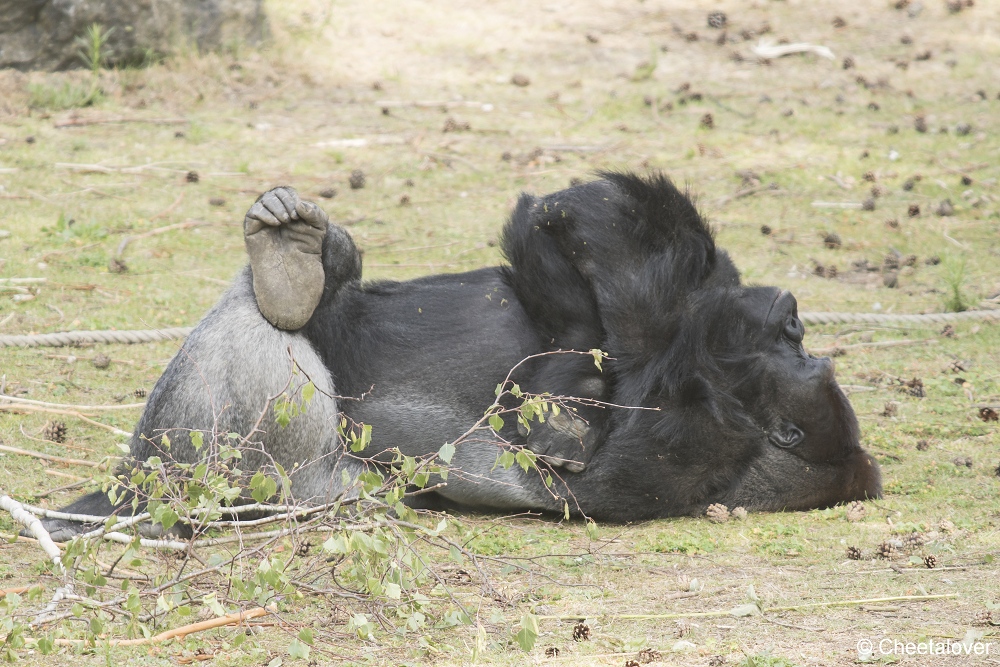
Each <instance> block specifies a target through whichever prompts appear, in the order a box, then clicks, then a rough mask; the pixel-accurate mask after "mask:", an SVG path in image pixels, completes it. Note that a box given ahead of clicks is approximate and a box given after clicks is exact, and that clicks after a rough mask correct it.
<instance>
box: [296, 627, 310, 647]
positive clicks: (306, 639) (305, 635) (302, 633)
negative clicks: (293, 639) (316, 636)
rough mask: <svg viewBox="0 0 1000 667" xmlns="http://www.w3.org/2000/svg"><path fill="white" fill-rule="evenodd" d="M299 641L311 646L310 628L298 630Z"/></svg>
mask: <svg viewBox="0 0 1000 667" xmlns="http://www.w3.org/2000/svg"><path fill="white" fill-rule="evenodd" d="M299 640H300V641H302V642H303V643H306V644H309V646H312V645H313V631H312V630H311V629H310V628H302V629H301V630H299Z"/></svg>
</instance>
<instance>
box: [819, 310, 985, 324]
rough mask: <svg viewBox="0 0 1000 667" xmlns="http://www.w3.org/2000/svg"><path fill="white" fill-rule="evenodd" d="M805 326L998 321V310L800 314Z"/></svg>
mask: <svg viewBox="0 0 1000 667" xmlns="http://www.w3.org/2000/svg"><path fill="white" fill-rule="evenodd" d="M799 318H800V319H801V320H802V322H803V323H805V324H911V325H913V326H915V327H920V326H927V325H934V324H948V323H951V322H968V321H970V320H998V321H1000V310H967V311H965V312H964V313H924V314H921V315H903V314H900V315H896V314H891V313H800V314H799Z"/></svg>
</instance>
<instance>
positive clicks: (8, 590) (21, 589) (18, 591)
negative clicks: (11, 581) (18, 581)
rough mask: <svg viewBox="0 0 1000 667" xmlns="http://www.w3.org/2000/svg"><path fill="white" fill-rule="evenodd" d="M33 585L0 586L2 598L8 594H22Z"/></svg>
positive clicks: (0, 596) (0, 597)
mask: <svg viewBox="0 0 1000 667" xmlns="http://www.w3.org/2000/svg"><path fill="white" fill-rule="evenodd" d="M29 588H31V586H18V587H17V588H0V599H2V598H4V597H6V596H8V595H20V594H21V593H24V592H25V591H27V590H28V589H29Z"/></svg>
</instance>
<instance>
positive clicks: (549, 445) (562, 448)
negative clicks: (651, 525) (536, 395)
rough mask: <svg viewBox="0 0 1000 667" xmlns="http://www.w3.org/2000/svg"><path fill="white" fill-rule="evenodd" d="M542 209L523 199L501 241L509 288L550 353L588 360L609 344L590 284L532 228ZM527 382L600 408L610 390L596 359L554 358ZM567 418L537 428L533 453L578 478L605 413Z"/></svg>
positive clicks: (581, 407) (584, 407) (581, 406)
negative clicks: (606, 340)
mask: <svg viewBox="0 0 1000 667" xmlns="http://www.w3.org/2000/svg"><path fill="white" fill-rule="evenodd" d="M540 205H541V203H540V202H539V201H537V200H535V199H534V198H532V197H530V196H527V195H525V196H522V197H521V199H520V201H519V202H518V204H517V207H516V208H515V209H514V213H513V215H512V216H511V219H510V222H509V223H508V224H507V226H506V227H505V228H504V232H503V239H502V241H501V243H502V247H503V251H504V254H505V256H506V257H507V260H508V261H509V262H510V269H509V270H508V271H507V275H506V278H507V281H508V283H509V284H510V286H511V287H512V288H513V289H514V291H515V293H516V294H517V297H518V300H519V301H520V303H521V305H522V306H523V307H524V309H525V310H526V311H527V313H528V315H529V316H530V317H531V319H532V322H533V323H534V324H535V325H536V327H537V328H538V330H539V333H540V335H541V336H542V338H543V340H542V343H543V345H544V347H545V349H547V350H549V351H553V352H555V351H558V350H575V351H577V352H588V351H589V350H592V349H594V348H599V347H600V346H601V341H602V339H603V337H604V333H603V329H602V326H601V321H600V317H599V315H598V308H597V303H596V301H595V299H594V295H593V292H592V290H591V288H590V285H589V283H588V281H587V280H586V279H585V278H584V277H583V276H582V275H581V274H580V272H579V271H578V270H577V268H576V267H575V266H573V264H572V262H571V261H570V260H569V259H568V258H567V257H566V256H565V255H564V254H563V252H562V251H561V250H560V248H559V247H558V245H557V244H556V241H555V240H554V239H553V238H552V236H551V235H550V234H547V233H545V231H543V230H542V229H540V228H539V226H538V225H537V224H536V223H535V219H536V217H537V215H536V212H535V210H534V209H535V208H536V207H538V206H540ZM529 372H530V375H529V377H528V378H526V379H525V380H524V381H523V382H522V386H523V388H525V389H527V390H528V391H531V392H549V393H551V394H553V395H555V396H568V397H576V398H584V399H591V400H592V401H600V400H603V399H605V398H606V397H607V395H608V386H607V382H606V380H605V378H604V377H603V376H602V374H601V371H600V369H598V368H597V366H596V365H595V363H594V359H593V357H591V356H589V355H587V354H555V353H554V354H551V355H548V356H545V357H543V358H541V359H540V360H538V361H537V363H535V364H533V365H532V366H531V367H530V369H529ZM566 405H567V407H569V408H570V409H569V410H563V411H562V412H560V414H559V415H557V416H550V417H548V418H547V419H546V421H545V422H544V423H536V424H533V425H532V428H531V431H530V432H529V433H528V434H527V443H528V447H529V449H531V450H532V451H533V452H535V453H536V454H539V455H540V456H542V457H543V458H544V459H545V460H547V461H548V462H550V463H552V464H554V465H562V464H565V466H566V469H567V470H569V471H570V472H579V471H581V470H583V469H584V467H585V466H586V464H587V463H588V462H589V461H590V458H591V456H593V454H594V450H595V449H596V447H597V444H598V443H599V442H600V438H601V435H602V431H603V430H604V423H605V420H606V415H607V411H606V410H605V409H604V408H602V407H600V406H597V405H594V404H593V403H586V402H579V401H570V402H568V403H567V404H566Z"/></svg>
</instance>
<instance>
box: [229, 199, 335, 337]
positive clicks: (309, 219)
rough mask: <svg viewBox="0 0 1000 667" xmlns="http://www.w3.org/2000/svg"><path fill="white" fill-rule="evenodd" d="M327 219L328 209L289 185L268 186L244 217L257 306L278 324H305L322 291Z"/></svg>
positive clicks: (289, 326)
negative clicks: (270, 187) (324, 208)
mask: <svg viewBox="0 0 1000 667" xmlns="http://www.w3.org/2000/svg"><path fill="white" fill-rule="evenodd" d="M328 223H329V218H328V217H327V215H326V213H325V212H324V211H323V209H321V208H320V207H319V206H317V205H316V204H314V203H312V202H308V201H302V200H300V199H299V195H298V193H297V192H295V190H293V189H292V188H289V187H278V188H274V189H273V190H269V191H268V192H265V193H264V194H263V195H261V197H260V198H259V199H258V200H257V201H256V202H254V205H253V206H251V207H250V210H249V211H247V215H246V218H244V219H243V238H244V241H245V242H246V248H247V254H248V255H249V256H250V268H251V270H252V271H253V291H254V294H255V295H256V297H257V307H258V308H260V312H261V314H262V315H263V316H264V317H265V318H266V319H267V321H268V322H270V323H271V324H273V325H274V326H276V327H278V328H279V329H287V330H293V329H299V328H301V327H303V326H304V325H305V324H306V322H308V321H309V318H310V317H312V314H313V311H314V310H316V306H317V304H319V300H320V297H322V296H323V281H324V272H323V260H322V252H323V237H324V235H325V234H326V227H327V224H328Z"/></svg>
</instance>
